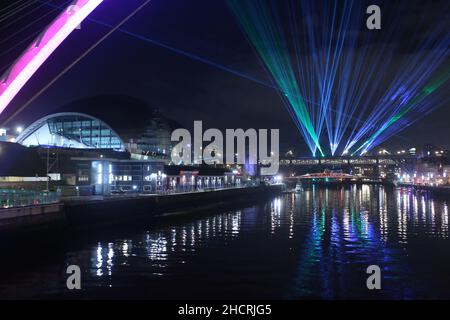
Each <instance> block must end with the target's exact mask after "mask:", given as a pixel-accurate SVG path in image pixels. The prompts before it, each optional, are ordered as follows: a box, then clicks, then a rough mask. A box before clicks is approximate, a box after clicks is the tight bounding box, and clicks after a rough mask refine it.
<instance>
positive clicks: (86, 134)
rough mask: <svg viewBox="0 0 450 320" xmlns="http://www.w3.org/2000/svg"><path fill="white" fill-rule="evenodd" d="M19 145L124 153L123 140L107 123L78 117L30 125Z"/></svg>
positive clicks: (58, 116) (61, 116) (67, 115)
mask: <svg viewBox="0 0 450 320" xmlns="http://www.w3.org/2000/svg"><path fill="white" fill-rule="evenodd" d="M17 142H19V143H21V144H23V145H25V146H38V145H51V146H57V147H67V148H81V149H84V148H92V149H114V150H125V147H124V144H123V142H122V140H121V139H120V137H119V136H118V135H117V134H116V133H115V132H114V131H113V130H112V129H111V128H110V127H109V126H108V125H107V124H105V123H104V122H102V121H101V120H99V119H96V118H94V117H90V116H88V115H85V114H78V113H64V114H54V115H51V116H49V117H46V118H42V119H40V120H38V121H36V122H35V123H33V124H32V125H30V126H29V127H28V128H27V129H26V130H25V131H24V132H23V133H22V134H21V135H20V136H19V137H18V138H17Z"/></svg>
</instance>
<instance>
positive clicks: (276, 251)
mask: <svg viewBox="0 0 450 320" xmlns="http://www.w3.org/2000/svg"><path fill="white" fill-rule="evenodd" d="M448 219H449V218H448V203H447V202H446V201H442V200H437V199H432V198H430V196H429V195H427V194H420V193H414V192H412V191H411V190H408V189H393V188H384V187H379V186H356V185H355V186H350V187H329V188H324V187H317V186H310V187H308V188H305V190H304V192H302V193H299V194H288V195H284V196H282V197H278V198H275V199H273V200H271V201H268V202H262V203H259V204H256V205H254V206H252V207H249V208H246V209H242V210H234V211H227V212H216V213H211V214H209V215H208V216H204V215H203V216H201V217H199V216H193V217H191V218H189V217H187V218H184V219H183V220H179V219H173V220H171V221H166V222H161V223H159V224H158V225H156V226H155V225H153V224H151V225H150V226H147V227H145V226H144V227H142V228H136V230H133V231H130V233H129V234H127V235H123V234H122V236H117V235H111V236H108V235H106V236H103V237H101V238H96V237H95V236H93V238H94V239H93V240H90V241H89V242H87V241H86V243H83V242H81V243H79V245H78V246H77V249H73V248H71V249H67V251H66V252H65V255H64V257H65V261H64V262H63V263H61V264H65V265H67V264H78V265H80V266H81V267H82V269H83V270H87V271H86V274H85V275H84V278H83V279H84V282H83V288H84V290H85V291H84V292H85V293H90V292H98V291H95V290H99V289H104V290H107V291H102V292H101V294H105V292H106V293H107V294H111V292H113V296H114V297H115V296H118V297H129V296H130V295H133V296H137V297H144V298H174V297H175V298H186V297H190V298H224V297H225V298H255V299H258V298H290V299H298V298H310V297H315V298H326V299H334V298H372V297H377V298H380V297H381V298H402V299H403V298H432V297H437V298H450V289H449V288H450V275H449V272H448V270H449V269H450V256H449V255H448V250H449V248H450V242H449V229H448ZM80 241H81V240H80ZM372 264H376V265H379V266H380V267H381V269H382V273H383V281H382V288H383V290H381V292H369V291H368V290H367V288H366V286H365V283H366V279H367V274H366V268H367V267H368V266H369V265H372ZM52 268H53V269H58V268H60V264H56V265H53V266H50V267H48V268H47V269H50V270H51V269H52ZM42 272H43V273H44V274H42ZM46 272H47V271H45V270H44V271H41V273H39V274H36V275H33V276H35V277H37V278H41V277H42V278H44V277H45V276H47V277H51V275H52V274H51V273H49V274H46ZM65 276H66V275H65V274H61V276H60V279H59V281H53V282H51V283H49V284H48V286H49V288H47V289H48V290H47V291H50V292H66V291H65V287H64V285H65V279H66V278H65ZM29 277H30V276H29V275H28V278H27V276H24V275H23V274H20V273H18V274H17V275H16V279H18V280H17V285H16V287H17V286H19V284H20V279H29ZM8 280H9V281H10V282H11V281H14V278H12V279H8ZM27 283H32V281H28V282H27ZM57 283H59V287H58V286H57V285H56V284H57ZM27 285H29V284H27ZM23 286H25V285H23ZM9 288H10V287H8V288H6V289H5V287H2V286H1V282H0V293H2V294H4V293H5V292H7V291H8V290H11V289H9ZM5 290H6V291H5ZM23 290H24V291H26V290H25V289H23ZM111 290H112V291H111ZM114 290H117V291H114ZM101 294H99V295H100V296H99V297H101ZM93 295H94V296H95V294H94V293H93Z"/></svg>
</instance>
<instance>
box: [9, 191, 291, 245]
mask: <svg viewBox="0 0 450 320" xmlns="http://www.w3.org/2000/svg"><path fill="white" fill-rule="evenodd" d="M282 191H283V187H282V186H281V185H273V186H259V187H250V188H231V189H220V190H211V191H204V192H191V193H175V194H168V195H140V196H121V197H111V198H102V197H100V198H88V199H90V200H86V199H83V197H80V198H76V199H72V200H67V201H64V202H63V203H57V204H49V205H36V206H27V207H17V208H4V209H0V237H2V236H4V235H9V234H10V233H15V232H16V231H31V230H33V231H34V230H42V229H44V230H46V229H54V228H64V227H66V226H71V227H83V226H88V225H92V224H114V223H120V222H131V221H133V220H135V219H138V218H154V217H160V216H167V215H176V214H189V213H192V212H198V211H202V210H208V209H213V208H220V207H226V206H230V205H237V204H244V203H252V202H254V201H256V200H259V199H267V198H269V197H271V196H276V195H279V194H281V193H282Z"/></svg>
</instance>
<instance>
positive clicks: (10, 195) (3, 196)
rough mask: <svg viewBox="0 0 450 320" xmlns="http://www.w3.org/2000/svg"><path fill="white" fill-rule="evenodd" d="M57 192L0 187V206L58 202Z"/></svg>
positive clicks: (8, 206) (11, 206)
mask: <svg viewBox="0 0 450 320" xmlns="http://www.w3.org/2000/svg"><path fill="white" fill-rule="evenodd" d="M59 196H60V195H59V193H58V192H50V191H35V190H23V189H0V208H13V207H25V206H32V205H41V204H51V203H57V202H59Z"/></svg>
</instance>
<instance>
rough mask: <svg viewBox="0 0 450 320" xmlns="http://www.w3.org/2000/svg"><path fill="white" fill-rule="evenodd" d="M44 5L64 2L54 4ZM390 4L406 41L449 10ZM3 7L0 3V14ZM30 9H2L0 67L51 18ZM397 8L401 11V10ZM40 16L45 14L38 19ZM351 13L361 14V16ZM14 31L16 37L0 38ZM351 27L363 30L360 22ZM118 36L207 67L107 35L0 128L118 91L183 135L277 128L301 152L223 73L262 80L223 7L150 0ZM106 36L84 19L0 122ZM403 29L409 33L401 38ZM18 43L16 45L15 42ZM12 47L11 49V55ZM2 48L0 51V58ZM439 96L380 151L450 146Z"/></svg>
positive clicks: (117, 5) (280, 117) (272, 101)
mask: <svg viewBox="0 0 450 320" xmlns="http://www.w3.org/2000/svg"><path fill="white" fill-rule="evenodd" d="M51 2H52V3H53V4H62V3H65V1H60V0H54V1H51ZM392 2H396V1H367V5H370V4H379V5H380V6H381V8H382V10H389V8H390V5H389V3H392ZM397 2H398V3H401V4H402V7H403V9H404V10H403V11H402V12H403V13H405V14H404V15H402V16H398V15H395V17H396V19H400V20H401V28H402V31H403V32H405V34H408V37H405V38H403V39H402V40H401V41H405V42H408V41H414V40H415V39H417V38H420V37H421V36H423V35H421V34H420V33H417V29H416V27H417V21H418V20H420V21H421V23H422V24H425V25H428V24H431V23H436V22H439V21H440V22H442V21H444V22H445V21H450V13H449V10H443V8H447V9H448V1H446V0H442V1H410V0H408V1H406V0H405V1H397ZM7 3H8V2H7V1H3V0H2V2H1V5H2V8H4V7H5V6H6V4H7ZM141 3H143V0H126V1H124V0H105V1H104V3H103V4H101V5H100V7H99V8H98V9H97V10H96V11H95V12H94V13H93V14H92V15H91V18H92V19H95V20H99V21H102V22H104V23H107V24H110V25H116V24H117V23H118V22H120V20H121V19H123V18H124V17H125V16H126V15H127V14H128V13H130V12H131V11H132V10H133V9H134V8H136V7H137V6H138V5H139V4H141ZM38 6H41V7H40V8H39V9H37V10H35V11H34V12H32V13H30V14H29V15H28V16H27V17H23V19H21V20H20V21H17V22H15V23H12V24H9V23H10V22H11V20H1V19H2V18H1V16H2V15H4V14H6V12H7V10H5V11H0V42H1V43H0V54H1V56H0V68H1V67H5V66H7V65H8V64H9V63H11V62H12V61H13V60H14V59H15V58H17V56H18V55H19V54H20V52H21V51H22V50H23V49H24V48H25V46H26V45H27V44H28V43H29V42H30V41H31V39H32V38H30V40H28V41H26V40H24V39H26V37H29V36H30V35H31V34H32V33H33V32H36V31H38V30H41V29H42V28H43V27H44V26H45V25H46V24H47V23H48V22H49V21H51V18H54V17H55V14H56V11H55V12H54V13H49V12H50V11H51V10H52V9H53V8H52V7H50V6H48V5H42V3H40V2H39V1H37V3H36V4H35V5H34V7H30V8H36V7H38ZM406 6H408V7H407V8H406V9H405V7H406ZM0 10H1V9H0ZM45 14H48V16H46V17H43V16H44V15H45ZM361 14H362V15H364V12H361ZM18 16H20V15H18ZM38 18H41V20H40V21H39V22H37V23H35V24H33V25H31V26H29V25H30V23H31V22H32V21H35V20H36V19H38ZM383 23H389V21H383ZM27 26H28V27H27ZM21 28H25V30H24V31H23V32H19V34H17V35H15V36H14V37H11V39H9V40H8V39H6V38H7V37H9V36H11V35H12V34H13V33H15V32H17V30H19V29H21ZM361 28H362V29H363V28H365V26H364V25H362V26H361ZM123 29H126V30H127V31H130V32H133V33H136V34H138V35H140V36H143V37H147V38H149V39H152V40H155V41H158V42H160V43H164V44H166V45H168V46H172V47H174V48H177V49H179V50H181V51H185V52H188V53H189V54H191V55H193V56H197V57H199V58H200V59H205V60H209V61H211V62H214V63H215V64H216V66H213V65H211V64H207V63H205V62H201V61H199V60H197V59H193V58H192V57H187V56H185V55H182V54H180V53H175V52H173V51H171V50H168V49H166V48H162V47H161V46H157V45H155V44H154V43H149V42H146V41H144V40H140V39H137V38H136V37H133V36H130V35H128V34H124V33H122V32H116V33H114V34H113V35H112V36H111V37H110V38H108V39H107V40H106V41H105V42H103V43H102V44H101V45H100V46H99V47H97V48H96V50H95V51H94V52H92V53H91V54H89V55H88V56H87V57H86V58H85V59H83V60H82V61H81V62H80V63H79V64H78V65H77V66H76V67H74V68H73V69H72V70H71V71H70V72H69V73H68V74H66V75H65V76H64V77H63V78H61V79H60V80H59V81H58V82H57V83H56V84H55V85H53V86H52V87H50V88H49V89H48V90H47V91H46V92H45V93H44V94H43V95H42V96H40V97H39V98H38V99H37V100H36V101H35V102H34V103H33V104H32V105H31V106H30V107H29V108H28V109H26V111H25V112H23V113H22V114H20V115H18V116H17V117H15V118H14V119H13V120H12V121H11V123H10V124H9V125H10V126H15V125H26V124H28V123H29V122H31V121H33V120H36V119H37V117H40V116H43V115H45V114H48V113H50V112H52V111H55V110H57V109H58V107H60V106H61V105H63V104H66V103H69V102H71V101H73V100H78V99H80V98H84V97H89V96H94V95H99V94H124V95H130V96H133V97H137V98H140V99H143V100H145V101H147V102H148V103H149V105H151V106H152V107H155V108H158V109H159V110H160V111H161V113H163V114H164V115H166V116H167V117H169V118H172V119H174V120H176V121H178V122H179V123H181V124H182V125H183V126H185V127H187V128H189V127H191V126H192V122H193V121H194V120H203V123H204V126H205V127H218V128H239V127H242V128H249V127H253V128H280V131H281V140H282V146H283V148H288V147H290V146H292V147H294V148H295V149H296V150H298V151H299V152H300V153H302V154H305V155H307V148H306V145H305V144H304V142H303V138H302V137H301V135H300V134H299V133H298V130H297V128H296V127H295V125H294V124H293V122H292V120H291V118H290V116H289V114H288V112H287V111H286V110H285V107H284V106H283V104H282V103H281V100H280V98H279V96H278V94H277V92H276V91H275V90H273V89H270V88H268V87H266V86H263V85H261V84H258V83H257V82H255V81H252V80H249V79H246V78H244V77H241V76H238V75H236V74H234V73H233V72H229V71H226V70H224V69H232V70H233V71H237V72H240V73H243V74H246V75H249V76H250V77H253V78H256V79H260V80H262V81H264V82H269V81H270V80H269V77H268V76H267V74H266V72H265V70H264V68H263V66H262V65H261V63H260V61H259V60H258V58H257V56H256V54H255V52H254V50H253V49H252V47H251V45H250V44H249V43H248V41H247V39H246V38H245V36H244V34H243V32H242V31H241V30H240V28H239V25H238V24H237V22H236V20H235V19H234V17H233V16H232V14H231V12H230V11H229V10H228V8H227V6H226V4H225V2H224V1H211V0H192V1H187V0H153V1H152V2H151V3H150V4H149V5H148V6H147V7H145V8H144V9H143V10H142V11H141V12H139V13H138V14H137V15H136V16H135V17H134V18H133V19H132V20H131V21H129V22H128V23H126V24H125V25H124V27H123ZM108 30H109V28H108V27H105V26H102V25H99V24H98V23H94V22H92V21H86V22H84V23H83V24H82V30H81V31H75V32H74V33H73V34H72V35H71V36H70V37H69V38H68V39H67V40H66V41H65V42H64V43H63V45H62V46H61V47H60V48H58V49H57V51H56V52H55V53H54V54H53V55H52V57H51V58H50V59H49V60H48V61H47V62H46V64H45V65H44V66H43V67H42V68H41V69H40V70H39V71H38V73H37V74H36V75H35V76H34V78H33V79H32V81H30V82H29V83H28V84H27V85H26V87H25V88H24V89H23V91H22V92H21V93H20V94H19V95H18V96H17V97H16V99H15V100H14V101H13V103H12V104H10V106H9V107H8V109H7V112H5V114H3V115H2V119H1V120H4V118H5V116H7V115H8V114H10V113H11V112H13V111H14V110H16V109H17V108H19V107H20V106H21V104H23V103H24V102H26V101H27V100H28V99H30V98H31V97H32V96H33V94H34V93H36V92H37V91H38V90H39V89H40V88H42V87H43V86H44V85H45V84H46V83H47V82H48V81H50V80H51V79H52V78H53V77H55V76H56V75H57V74H58V72H60V71H61V70H62V69H63V68H64V67H65V66H67V65H68V64H70V62H71V61H73V60H74V59H76V58H77V57H78V56H79V55H80V54H82V53H83V52H84V51H85V50H86V49H87V48H88V47H89V46H90V45H92V44H93V43H94V42H95V41H96V40H97V39H99V38H100V37H101V36H102V35H104V34H105V33H106V32H107V31H108ZM408 30H414V31H415V32H409V33H408V32H407V31H408ZM448 30H450V26H449V29H448ZM382 32H383V30H381V31H380V37H379V41H380V43H382V42H383V34H382ZM449 33H450V31H449ZM5 39H6V40H5ZM20 41H23V44H22V45H21V44H20ZM374 45H379V43H378V44H374ZM395 45H398V47H399V50H398V52H397V53H396V55H397V56H396V58H397V59H399V60H401V59H402V57H404V56H405V55H409V54H415V53H414V52H409V51H408V50H402V48H406V47H408V45H407V43H406V44H405V45H404V46H403V43H401V42H400V43H396V44H395ZM13 46H16V47H15V48H14V49H11V48H12V47H13ZM7 50H9V52H6V53H5V51H7ZM2 71H3V69H2ZM449 92H450V85H449V83H448V82H447V83H446V84H445V86H444V87H442V88H441V89H440V91H439V92H438V95H439V97H440V99H441V100H442V101H443V100H447V103H446V104H443V106H442V107H441V108H440V109H438V110H436V111H434V112H433V113H431V114H429V115H427V116H426V117H425V118H423V119H422V120H420V121H419V122H417V123H415V124H414V125H412V126H410V127H409V128H407V129H406V130H404V131H403V132H401V134H400V136H398V137H393V138H392V139H390V140H388V141H387V142H385V143H384V146H386V147H391V148H399V147H401V146H405V147H412V146H419V145H421V144H423V143H427V142H431V143H434V144H436V145H440V146H443V147H446V148H450V139H449V137H450V126H449V120H450V101H449V98H450V97H449ZM111 112H115V113H123V114H124V121H126V113H127V109H126V106H124V108H123V109H120V110H117V109H114V110H111ZM130 125H132V123H130Z"/></svg>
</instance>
